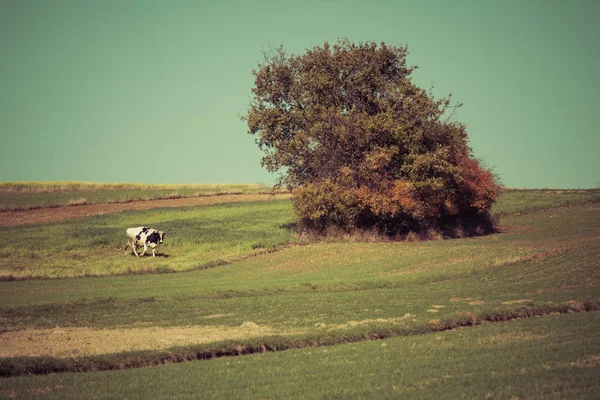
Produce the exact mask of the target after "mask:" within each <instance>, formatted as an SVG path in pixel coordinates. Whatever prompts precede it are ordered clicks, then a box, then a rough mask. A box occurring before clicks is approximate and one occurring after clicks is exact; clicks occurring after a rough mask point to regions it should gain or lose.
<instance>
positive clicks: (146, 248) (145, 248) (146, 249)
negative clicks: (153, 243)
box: [140, 243, 148, 257]
mask: <svg viewBox="0 0 600 400" xmlns="http://www.w3.org/2000/svg"><path fill="white" fill-rule="evenodd" d="M146 251H148V243H144V251H143V252H142V254H140V257H141V256H143V255H144V254H146Z"/></svg>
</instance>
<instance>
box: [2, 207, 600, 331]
mask: <svg viewBox="0 0 600 400" xmlns="http://www.w3.org/2000/svg"><path fill="white" fill-rule="evenodd" d="M599 220H600V206H597V205H590V206H582V207H576V208H569V209H561V210H553V211H546V212H540V213H536V214H529V215H525V216H519V217H508V218H506V219H505V225H506V227H507V230H508V232H507V233H505V234H501V235H493V236H488V237H480V238H475V239H468V240H446V241H440V242H426V243H332V244H314V245H308V246H296V247H289V248H287V249H284V250H282V251H280V252H276V253H272V254H267V255H265V256H262V257H258V258H251V259H248V260H245V261H242V262H239V263H235V264H231V265H224V266H220V267H218V268H211V269H205V270H200V271H194V272H190V273H185V274H169V275H143V276H120V277H106V278H101V279H89V278H82V279H69V280H54V281H43V280H41V281H40V280H30V281H23V282H4V283H0V291H1V292H2V295H3V297H4V304H5V305H4V306H2V307H0V316H2V317H3V318H4V321H5V323H4V325H5V326H6V328H7V329H20V328H24V327H53V326H55V325H59V326H90V327H125V326H138V325H146V326H148V325H150V326H152V325H158V326H172V325H187V324H198V325H202V324H215V325H226V326H236V325H239V324H241V323H243V322H245V321H248V320H250V321H251V322H254V323H257V324H268V325H271V326H275V327H278V328H305V329H308V328H311V327H314V325H315V324H326V325H329V324H334V325H335V324H344V323H348V321H352V320H363V319H373V318H397V317H402V316H403V315H405V314H406V313H410V314H413V315H415V318H414V320H415V321H414V323H415V324H423V323H426V322H427V321H429V320H430V319H431V318H446V317H448V318H450V317H453V316H456V313H457V312H475V313H481V312H486V311H490V310H506V309H514V308H515V307H516V306H517V305H519V304H521V303H523V302H524V303H526V304H538V305H539V304H545V303H548V302H566V301H569V300H577V301H596V300H600V298H599V297H600V296H598V287H597V284H598V282H600V270H599V269H598V268H597V266H598V264H599V262H598V261H599V258H600V246H599V239H600V224H598V222H597V221H599ZM121 256H122V255H121ZM123 257H124V256H123ZM131 259H132V260H135V258H133V257H132V258H131ZM170 259H171V258H169V259H168V260H170ZM149 298H150V300H151V301H148V299H149ZM511 301H520V302H521V303H509V302H511ZM503 303H508V304H503ZM434 305H440V306H444V307H440V308H438V309H436V311H437V312H436V313H434V312H429V311H428V310H431V309H434V308H432V307H433V306H434ZM214 314H222V315H223V316H222V317H220V318H217V319H210V320H207V319H204V318H203V317H206V316H207V315H214ZM411 321H412V320H411ZM411 323H412V322H411Z"/></svg>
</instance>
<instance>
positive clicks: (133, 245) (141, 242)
mask: <svg viewBox="0 0 600 400" xmlns="http://www.w3.org/2000/svg"><path fill="white" fill-rule="evenodd" d="M164 238H165V233H164V232H161V231H157V230H156V229H150V228H146V227H145V226H140V227H139V228H129V229H127V246H126V247H125V254H127V253H129V249H131V250H133V254H135V255H136V256H137V257H139V256H143V255H144V254H146V250H148V247H150V248H151V249H152V257H156V250H158V246H159V245H160V244H161V243H162V242H163V239H164ZM138 247H144V252H143V253H142V254H138V253H137V251H136V249H137V248H138Z"/></svg>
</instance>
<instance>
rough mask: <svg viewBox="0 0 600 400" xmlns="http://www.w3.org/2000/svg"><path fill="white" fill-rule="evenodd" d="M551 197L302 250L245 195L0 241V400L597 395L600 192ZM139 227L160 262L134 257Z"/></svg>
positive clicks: (43, 227)
mask: <svg viewBox="0 0 600 400" xmlns="http://www.w3.org/2000/svg"><path fill="white" fill-rule="evenodd" d="M547 192H549V191H509V192H506V193H505V194H503V196H502V197H501V199H500V201H499V202H498V204H497V205H496V206H495V207H496V208H495V209H494V212H495V213H496V214H498V215H501V216H502V218H501V225H502V226H503V232H502V233H500V234H495V235H490V236H484V237H477V238H470V239H455V240H442V241H430V242H402V243H394V242H372V243H366V242H357V241H356V240H351V239H348V240H345V241H338V242H327V243H306V242H304V241H303V240H302V239H301V238H297V237H295V236H294V235H293V234H292V232H290V223H291V222H292V215H291V207H290V202H289V200H286V199H284V200H272V201H261V202H243V201H242V200H243V198H244V197H243V196H240V201H239V202H234V203H227V204H213V205H209V206H193V207H179V208H177V207H171V208H158V209H151V210H132V211H121V212H119V213H112V214H105V215H92V216H88V217H85V218H79V219H70V220H64V221H58V222H49V223H44V224H26V225H21V226H12V227H7V228H3V229H4V232H5V233H6V235H4V240H3V243H1V244H0V275H1V276H2V277H3V279H4V282H0V296H2V298H3V301H2V303H1V305H0V321H1V324H2V325H1V331H0V332H1V333H0V375H3V376H4V377H3V378H0V397H16V398H29V397H35V398H37V397H42V398H75V397H77V398H89V397H93V396H94V395H95V396H99V397H110V398H114V397H117V398H148V397H166V396H169V397H180V398H197V397H198V393H202V396H203V397H208V398H239V397H244V398H274V397H276V398H282V397H285V398H290V397H293V398H295V397H300V398H323V397H327V398H331V397H335V398H349V397H350V398H353V397H355V398H356V397H358V398H364V397H374V398H398V397H406V398H456V397H468V398H511V397H514V398H577V399H579V398H598V397H599V396H600V387H599V385H598V383H597V382H598V381H599V379H598V378H600V367H599V362H600V344H599V343H598V340H597V332H598V328H600V313H598V312H597V310H599V309H600V290H599V286H598V285H599V284H600V268H599V266H600V203H598V200H599V199H598V192H597V191H574V192H559V193H547ZM561 196H562V197H561ZM0 218H2V214H0ZM142 224H145V225H149V226H153V227H160V229H161V230H165V231H166V232H167V236H166V238H165V244H164V246H163V247H161V250H160V253H161V254H162V257H157V258H152V257H143V258H141V259H139V258H135V257H133V256H126V255H125V254H124V251H123V250H122V248H121V247H122V246H123V244H124V239H123V231H124V228H126V227H128V226H137V225H142ZM174 272H177V273H174ZM48 278H53V279H48ZM54 278H61V279H54ZM283 350H285V351H283ZM244 354H245V355H244ZM186 360H189V361H192V362H183V363H182V362H181V361H186ZM193 360H196V361H193ZM148 366H156V367H152V368H136V367H148ZM109 370H112V371H109ZM61 371H64V372H69V371H79V372H82V371H83V372H85V373H54V374H50V375H44V374H47V373H53V372H61ZM28 374H29V375H28ZM31 374H33V375H31ZM20 375H24V376H20Z"/></svg>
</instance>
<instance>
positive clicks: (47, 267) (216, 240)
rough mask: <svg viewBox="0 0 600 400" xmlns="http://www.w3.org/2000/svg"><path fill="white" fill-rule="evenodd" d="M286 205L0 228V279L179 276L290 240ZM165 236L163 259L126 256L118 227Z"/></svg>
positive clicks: (165, 211) (115, 216)
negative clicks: (151, 229)
mask: <svg viewBox="0 0 600 400" xmlns="http://www.w3.org/2000/svg"><path fill="white" fill-rule="evenodd" d="M289 222H290V203H289V201H275V202H256V203H232V204H224V205H216V206H207V207H189V208H166V209H153V210H147V211H134V212H122V213H116V214H109V215H98V216H90V217H87V218H84V219H77V220H67V221H63V222H56V223H49V224H43V225H25V226H18V227H10V228H3V232H4V234H5V235H4V236H5V238H6V240H4V241H3V242H2V243H0V276H3V277H5V279H7V278H6V277H10V276H12V277H14V278H23V277H51V278H53V277H74V276H85V275H114V274H123V273H129V272H134V273H135V272H152V271H165V272H166V271H182V270H189V269H198V268H204V267H207V266H211V265H215V264H219V263H223V262H225V261H230V260H232V259H237V258H240V257H243V256H247V255H250V254H255V253H257V252H261V251H265V250H266V249H270V248H273V247H277V246H279V245H282V244H285V243H288V242H290V241H291V240H292V238H291V234H290V232H289V229H287V228H286V227H285V224H287V223H289ZM133 226H150V227H154V228H157V229H160V230H162V231H165V232H167V234H166V237H165V243H164V245H163V246H161V248H160V249H159V253H160V254H162V255H165V256H163V257H156V258H152V257H144V258H142V259H137V258H135V257H133V256H131V257H127V256H125V252H124V250H123V249H124V245H125V243H127V238H126V235H125V230H126V229H127V228H128V227H133Z"/></svg>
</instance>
